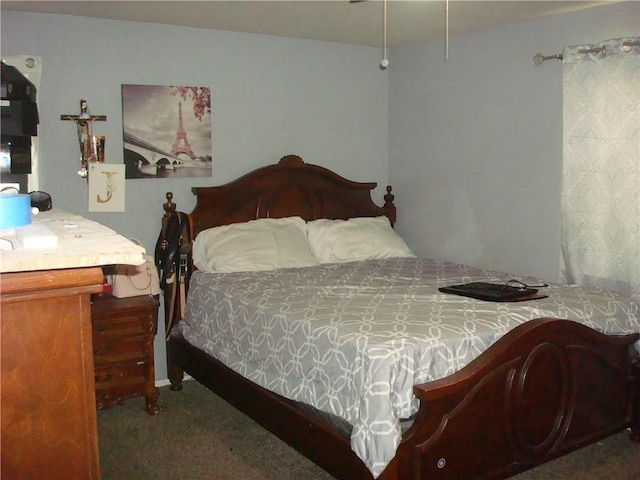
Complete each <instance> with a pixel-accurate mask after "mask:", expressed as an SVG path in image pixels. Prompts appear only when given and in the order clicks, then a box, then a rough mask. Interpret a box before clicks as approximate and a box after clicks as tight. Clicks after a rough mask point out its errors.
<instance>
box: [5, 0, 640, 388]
mask: <svg viewBox="0 0 640 480" xmlns="http://www.w3.org/2000/svg"><path fill="white" fill-rule="evenodd" d="M456 8H463V5H462V4H459V5H456V3H455V2H454V3H453V4H452V6H451V15H452V16H453V15H455V9H456ZM391 27H392V25H390V28H391ZM639 29H640V3H638V2H626V3H622V4H614V5H608V6H605V7H597V8H593V9H589V10H585V11H581V12H577V13H570V14H563V15H557V16H553V17H548V18H543V19H537V20H532V21H527V22H522V23H519V24H515V25H508V26H504V27H499V28H494V29H491V30H485V31H481V32H475V33H471V34H465V35H457V36H452V37H451V39H450V52H449V60H448V61H447V62H444V42H443V40H442V39H437V40H433V41H430V42H425V43H420V44H415V45H408V46H403V47H399V48H395V49H393V50H392V51H391V52H390V60H391V65H390V67H389V69H388V70H387V71H386V72H381V71H380V70H379V69H378V64H379V61H380V49H377V48H370V47H356V46H348V45H338V44H332V43H325V42H315V41H304V40H292V39H282V38H277V37H265V36H257V35H246V34H238V33H230V32H215V31H214V32H211V31H206V30H199V29H190V28H182V27H167V26H160V25H147V24H139V23H134V22H119V21H111V20H92V19H77V18H73V17H66V16H59V15H40V14H24V13H15V12H3V14H2V54H3V55H15V54H23V53H28V54H33V55H40V56H42V57H43V64H44V71H43V79H42V88H41V91H40V114H41V120H42V125H41V127H40V141H41V151H42V160H41V162H42V164H41V177H42V180H41V189H43V190H45V191H48V192H50V193H51V194H52V195H53V198H54V202H55V205H56V206H57V207H59V208H62V209H65V210H68V211H71V212H74V213H78V214H81V215H85V216H87V217H89V218H92V219H94V220H96V221H99V222H101V223H103V224H105V225H107V226H110V227H112V228H114V229H115V230H117V231H118V232H120V233H121V234H123V235H126V236H129V237H134V238H138V239H140V240H142V241H143V243H144V244H145V245H146V246H147V247H148V248H149V249H151V248H152V247H153V244H154V242H155V238H156V235H157V231H158V228H159V218H160V215H161V214H162V210H161V204H162V202H163V201H164V194H165V192H166V191H167V190H172V191H174V192H175V194H176V196H175V200H176V202H177V203H178V205H179V207H180V208H181V209H183V210H186V211H189V210H190V209H191V208H192V207H193V197H192V196H191V194H190V188H189V187H191V186H192V185H209V184H221V183H224V182H226V181H229V180H232V179H234V178H235V177H237V176H238V175H240V174H243V173H245V172H246V171H248V170H250V169H252V168H255V167H259V166H262V165H264V164H267V163H273V162H276V161H277V160H278V159H279V158H280V157H281V156H282V155H285V154H288V153H297V154H299V155H301V156H302V157H303V158H304V159H305V160H306V161H308V162H310V163H317V164H320V165H323V166H326V167H328V168H331V169H334V170H336V171H337V172H339V173H340V174H342V175H344V176H345V177H347V178H351V179H354V180H359V181H377V182H378V183H379V185H380V187H378V189H377V191H376V195H377V198H376V200H378V201H379V200H380V199H381V197H382V194H383V193H384V192H383V190H384V189H383V188H382V187H383V186H384V185H386V184H387V183H388V182H389V183H391V184H392V185H393V187H394V192H395V194H396V204H397V205H398V217H399V222H398V226H397V228H398V231H399V232H400V233H401V234H402V235H403V236H404V237H405V238H406V239H407V241H408V243H409V245H410V246H411V247H412V248H413V249H414V251H415V252H416V253H418V254H419V255H423V256H429V257H432V258H439V259H447V260H454V261H459V262H465V263H470V264H473V265H479V266H483V267H487V268H495V269H500V270H505V271H509V272H512V273H514V274H531V275H536V276H540V277H542V278H544V279H546V280H550V281H553V280H557V278H558V263H559V260H558V258H559V253H560V249H559V240H560V211H559V205H560V184H561V159H562V79H561V74H562V64H561V63H560V62H559V61H551V60H550V61H547V62H545V63H544V64H542V66H540V67H534V65H533V61H532V57H533V55H534V54H535V53H537V52H542V53H544V54H553V53H557V52H561V51H562V47H563V46H564V45H567V44H569V45H573V44H578V43H593V42H599V41H601V40H605V39H608V38H615V37H621V36H626V35H639V34H640V32H639ZM121 84H149V85H199V86H210V87H211V88H212V95H213V98H212V105H213V114H212V119H213V120H212V121H213V152H212V156H213V160H214V173H213V178H211V179H180V180H128V181H127V185H126V212H125V213H113V214H89V213H87V211H86V209H87V192H86V182H85V180H83V179H81V178H80V177H78V176H77V175H76V173H75V172H76V171H77V169H78V163H79V162H78V155H79V154H78V146H77V141H76V139H75V129H74V127H73V125H72V124H71V123H70V122H63V121H60V115H61V114H63V113H75V112H76V111H77V108H78V102H79V100H80V98H86V99H87V100H88V102H89V107H90V109H91V111H92V113H94V114H106V115H108V121H107V122H106V123H104V124H98V125H96V126H95V133H97V134H104V135H106V136H107V150H106V156H107V161H108V162H111V163H121V162H122V118H121V98H120V85H121ZM387 125H389V127H387ZM156 351H157V354H156V368H157V372H156V373H157V375H156V377H157V378H158V379H163V378H166V369H165V354H164V345H163V341H162V330H161V331H160V335H159V336H158V338H157V339H156Z"/></svg>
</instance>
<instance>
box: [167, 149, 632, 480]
mask: <svg viewBox="0 0 640 480" xmlns="http://www.w3.org/2000/svg"><path fill="white" fill-rule="evenodd" d="M375 186H376V184H375V183H358V182H352V181H349V180H346V179H344V178H343V177H341V176H339V175H337V174H336V173H334V172H332V171H330V170H327V169H325V168H322V167H319V166H314V165H309V164H305V163H304V162H303V161H302V159H301V158H300V157H297V156H295V155H289V156H286V157H283V158H282V160H281V161H280V163H278V164H276V165H270V166H267V167H263V168H260V169H257V170H255V171H253V172H251V173H249V174H247V175H245V176H243V177H241V178H239V179H238V180H236V181H234V182H231V183H228V184H226V185H222V186H217V187H207V188H202V187H200V188H193V189H192V191H193V193H194V194H195V195H196V196H197V203H196V206H195V208H194V210H193V211H192V212H191V213H190V214H189V215H188V218H189V220H190V223H191V227H192V238H184V241H185V242H191V241H192V240H193V237H195V235H197V233H198V232H199V231H201V230H203V229H205V228H209V227H213V226H218V225H226V224H230V223H235V222H243V221H248V220H252V219H255V218H261V217H273V218H276V217H286V216H293V215H299V216H301V217H303V218H304V219H306V220H313V219H317V218H331V219H338V218H339V219H346V218H351V217H357V216H377V215H387V216H388V217H389V218H390V220H391V222H392V223H395V213H396V212H395V206H394V204H393V195H392V194H391V188H390V187H387V194H386V195H385V205H384V206H383V207H378V206H376V205H375V204H374V203H373V201H372V200H371V190H372V189H373V188H375ZM167 199H168V201H167V203H165V204H164V210H165V216H164V219H163V229H162V231H161V234H160V238H159V244H160V245H162V244H163V243H162V242H163V241H164V232H165V229H164V227H165V226H166V221H167V219H168V218H169V216H170V215H171V214H172V212H174V211H175V210H176V205H175V204H174V203H173V202H172V194H171V193H167ZM171 288H174V287H173V286H172V285H169V286H168V287H167V288H166V289H165V300H166V299H167V298H170V296H171V295H172V293H173V292H172V291H171ZM165 303H166V301H165ZM165 310H166V313H167V314H168V313H169V312H168V310H169V309H168V308H167V306H166V305H165ZM179 310H180V308H178V309H176V310H175V312H174V314H177V313H176V312H178V311H179ZM178 316H179V315H178ZM175 320H176V321H179V318H177V319H175ZM638 338H639V335H638V334H633V335H626V336H606V335H603V334H600V333H598V332H596V331H595V330H592V329H590V328H587V327H585V326H582V325H580V324H578V323H575V322H571V321H568V320H562V319H549V318H547V319H536V320H532V321H529V322H527V323H525V324H523V325H521V326H519V327H517V328H515V329H514V330H512V331H511V332H509V333H508V334H506V335H505V336H504V337H503V338H502V339H500V340H499V341H498V342H497V343H495V344H494V345H493V346H491V347H490V348H489V349H487V350H486V351H485V352H484V353H483V354H482V355H480V357H478V358H477V359H476V360H474V361H473V362H472V363H470V364H469V365H467V366H466V367H465V368H463V369H462V370H460V371H458V372H457V373H455V374H453V375H451V376H449V377H446V378H443V379H441V380H438V381H435V382H430V383H426V384H421V385H416V386H415V387H414V393H415V395H416V396H417V397H418V398H419V399H420V401H421V407H420V410H419V412H418V414H417V416H416V419H415V422H414V424H413V426H412V427H411V429H410V430H409V431H408V432H407V433H406V434H405V435H404V436H403V440H402V442H401V444H400V446H399V448H398V451H397V454H396V457H395V458H394V459H393V461H392V462H391V464H389V466H388V467H387V469H386V470H385V471H384V472H383V473H382V475H381V476H380V477H379V478H380V479H381V480H427V479H431V480H433V479H438V480H443V479H451V480H454V479H455V480H460V479H498V478H506V477H509V476H512V475H514V474H516V473H519V472H522V471H524V470H528V469H530V468H533V467H535V466H537V465H540V464H542V463H545V462H547V461H549V460H551V459H553V458H556V457H559V456H561V455H564V454H566V453H568V452H571V451H573V450H576V449H577V448H580V447H582V446H584V445H587V444H589V443H593V442H595V441H597V440H599V439H602V438H604V437H606V436H609V435H611V434H613V433H615V432H618V431H621V430H623V429H625V428H630V429H631V438H632V439H633V440H635V441H640V360H639V358H638V354H637V352H636V351H635V348H634V346H633V344H634V342H635V341H637V340H638ZM167 341H168V343H167V357H168V368H169V379H170V381H171V384H172V387H171V388H172V389H173V390H179V389H181V388H182V387H181V381H182V378H183V372H186V373H188V374H189V375H191V377H193V378H194V379H196V380H197V381H198V382H200V383H202V384H203V385H205V386H207V387H208V388H209V389H211V390H212V391H213V392H215V393H216V394H218V395H219V396H220V397H222V398H224V399H225V400H227V401H228V402H229V403H231V404H232V405H234V406H235V407H236V408H238V409H239V410H241V411H242V412H244V413H245V414H246V415H248V416H249V417H251V418H252V419H254V420H255V421H256V422H258V423H259V424H260V425H262V426H263V427H265V428H267V429H268V430H270V431H271V432H272V433H274V434H275V435H277V436H278V437H279V438H281V439H282V440H284V441H285V442H287V443H288V444H289V445H291V446H293V447H294V448H296V449H297V450H298V451H299V452H301V453H302V454H303V455H305V456H307V457H308V458H310V459H311V460H312V461H314V462H315V463H316V464H318V465H319V466H321V467H323V468H324V469H325V470H327V471H328V472H329V473H331V474H332V475H334V476H335V477H336V478H338V479H341V480H365V479H366V480H370V479H372V476H371V473H370V472H369V470H368V469H367V468H366V467H365V466H364V464H363V463H362V462H361V461H360V459H358V458H357V457H356V455H355V454H354V453H353V452H352V450H351V447H350V442H349V438H348V437H347V436H345V435H344V434H343V433H341V432H339V431H338V430H336V429H334V428H333V427H331V426H330V425H328V424H327V423H325V422H324V421H323V420H321V419H320V418H318V417H317V416H315V415H313V414H310V413H308V412H306V411H303V410H302V409H300V408H298V407H297V406H296V405H295V403H293V402H291V401H289V400H287V399H285V398H283V397H281V396H279V395H276V394H274V393H272V392H270V391H268V390H265V389H263V388H261V387H259V386H257V385H256V384H254V383H252V382H250V381H248V380H246V379H245V378H243V377H241V376H240V375H238V374H237V373H235V372H233V371H232V370H230V369H229V368H227V367H225V366H224V365H223V364H222V363H220V362H219V361H217V360H216V359H214V358H212V357H211V356H209V355H207V354H206V353H204V352H202V351H200V350H198V349H196V348H195V347H192V346H191V345H189V344H188V343H187V342H186V341H184V340H183V339H182V338H181V336H180V334H179V333H178V332H177V329H175V328H174V329H173V330H172V332H171V334H170V335H169V337H168V340H167Z"/></svg>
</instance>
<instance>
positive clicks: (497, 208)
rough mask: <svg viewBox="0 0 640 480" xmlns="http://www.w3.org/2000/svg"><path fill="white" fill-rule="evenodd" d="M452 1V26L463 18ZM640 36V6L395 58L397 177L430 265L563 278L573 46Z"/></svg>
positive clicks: (554, 20)
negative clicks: (566, 55) (541, 57)
mask: <svg viewBox="0 0 640 480" xmlns="http://www.w3.org/2000/svg"><path fill="white" fill-rule="evenodd" d="M461 8H464V5H462V4H456V2H453V3H452V5H451V7H450V15H451V18H454V16H455V11H456V9H461ZM637 35H640V2H624V3H620V4H612V5H607V6H604V7H596V8H590V9H587V10H583V11H579V12H575V13H568V14H562V15H555V16H552V17H546V18H541V19H537V20H531V21H526V22H521V23H518V24H513V25H508V26H503V27H499V28H493V29H490V30H485V31H480V32H475V33H471V34H466V35H457V36H453V37H451V38H450V45H449V59H448V61H446V62H445V61H444V41H443V40H442V39H439V40H434V41H430V42H426V43H421V44H415V45H408V46H403V47H400V48H396V49H394V50H393V51H392V52H391V53H392V55H391V56H390V60H391V66H390V68H389V72H390V93H389V106H390V107H389V125H390V127H389V177H390V182H391V184H392V185H393V187H394V190H395V191H396V192H397V200H398V203H399V208H398V227H397V228H398V230H399V231H400V232H401V233H402V234H403V236H404V237H405V238H406V240H407V241H408V243H409V244H410V245H411V247H412V248H413V249H414V250H415V251H416V253H417V254H419V255H421V256H427V257H431V258H438V259H443V260H454V261H457V262H462V263H468V264H472V265H478V266H481V267H485V268H491V269H498V270H502V271H507V272H511V273H514V274H526V275H535V276H539V277H542V278H544V279H545V280H547V281H557V280H558V278H559V257H560V187H561V181H562V163H561V162H562V63H561V62H560V61H558V60H548V61H546V62H544V63H543V64H542V65H541V66H539V67H535V66H534V64H533V60H532V57H533V55H534V54H536V53H537V52H542V53H543V54H545V55H551V54H555V53H561V52H562V49H563V47H564V46H565V45H576V44H583V43H597V42H600V41H603V40H607V39H610V38H618V37H623V36H637Z"/></svg>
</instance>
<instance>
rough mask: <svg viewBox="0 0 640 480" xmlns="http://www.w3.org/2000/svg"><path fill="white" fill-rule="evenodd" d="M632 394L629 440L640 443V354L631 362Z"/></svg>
mask: <svg viewBox="0 0 640 480" xmlns="http://www.w3.org/2000/svg"><path fill="white" fill-rule="evenodd" d="M632 368H633V372H632V375H633V376H634V382H633V383H634V395H633V400H632V405H631V440H633V441H634V442H639V443H640V355H636V357H635V361H634V362H633V367H632Z"/></svg>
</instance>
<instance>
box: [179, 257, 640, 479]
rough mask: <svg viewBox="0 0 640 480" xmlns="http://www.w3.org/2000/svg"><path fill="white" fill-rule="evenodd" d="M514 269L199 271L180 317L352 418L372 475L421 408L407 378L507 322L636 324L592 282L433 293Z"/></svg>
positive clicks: (189, 334)
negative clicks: (489, 298)
mask: <svg viewBox="0 0 640 480" xmlns="http://www.w3.org/2000/svg"><path fill="white" fill-rule="evenodd" d="M511 278H513V277H512V276H509V275H508V274H504V273H498V272H492V271H486V270H481V269H478V268H472V267H468V266H464V265H459V264H454V263H449V262H441V261H433V260H428V259H421V258H396V259H388V260H370V261H365V262H352V263H344V264H326V265H321V266H317V267H309V268H298V269H282V270H275V271H271V272H257V273H251V272H242V273H226V274H211V273H202V272H195V273H194V274H193V276H192V277H191V283H190V290H189V297H188V301H187V308H186V315H185V319H184V321H183V322H181V323H180V324H179V325H180V328H181V331H182V333H183V335H184V337H185V339H186V340H187V341H188V342H189V343H191V344H192V345H194V346H196V347H198V348H200V349H201V350H203V351H205V352H207V353H209V354H210V355H212V356H214V357H216V358H217V359H219V360H220V361H221V362H223V363H224V364H226V365H227V366H229V367H230V368H231V369H233V370H235V371H236V372H238V373H240V374H242V375H243V376H245V377H246V378H248V379H250V380H252V381H253V382H255V383H257V384H259V385H261V386H263V387H265V388H268V389H270V390H271V391H273V392H276V393H278V394H280V395H283V396H285V397H287V398H290V399H292V400H296V401H299V402H304V403H307V404H309V405H312V406H314V407H316V408H318V409H320V410H322V411H325V412H328V413H331V414H334V415H338V416H339V417H342V418H343V419H345V420H346V421H348V422H349V423H350V424H351V425H353V429H352V433H351V446H352V449H353V450H354V451H355V453H356V454H357V455H358V456H359V457H360V458H361V459H362V460H363V462H364V463H365V464H366V465H367V467H368V468H369V469H370V471H371V473H372V474H373V476H374V477H377V476H379V475H380V473H381V472H382V471H383V470H384V468H385V466H386V465H387V464H388V463H389V461H390V460H391V459H392V458H393V456H394V455H395V451H396V449H397V446H398V444H399V443H400V440H401V430H400V420H401V419H406V418H410V417H411V416H412V415H414V414H415V413H416V411H417V409H418V401H417V399H416V398H415V397H414V396H413V392H412V387H413V385H414V384H418V383H423V382H428V381H432V380H436V379H439V378H442V377H445V376H447V375H450V374H452V373H454V372H456V371H457V370H459V369H460V368H462V367H464V366H465V365H466V364H468V363H469V362H470V361H471V360H473V359H474V358H476V357H477V356H478V355H480V354H481V353H482V352H483V351H484V350H486V349H487V347H489V346H490V345H491V344H493V343H494V342H495V341H496V340H498V339H499V338H500V337H501V336H502V335H504V334H505V333H506V332H508V331H509V330H511V329H513V328H514V327H515V326H517V325H519V324H521V323H523V322H526V321H527V320H530V319H534V318H538V317H556V318H568V319H572V320H576V321H578V322H580V323H583V324H585V325H587V326H589V327H592V328H594V329H596V330H598V331H601V332H604V333H608V334H612V333H633V332H640V305H639V304H638V303H636V302H634V301H633V300H631V299H629V298H625V297H623V296H620V295H617V294H614V293H611V292H605V291H602V290H598V289H594V288H588V287H578V286H567V285H551V286H549V287H546V288H543V289H541V293H542V292H544V293H545V294H548V295H549V297H548V298H544V299H539V300H533V301H527V302H519V303H494V302H485V301H481V300H475V299H471V298H466V297H460V296H455V295H448V294H444V293H440V292H439V291H438V287H442V286H445V285H452V284H458V283H466V282H471V281H488V282H494V283H504V282H506V281H507V280H509V279H511ZM519 279H520V280H522V281H525V282H527V283H532V282H533V283H535V282H536V280H535V279H524V278H519ZM636 346H637V347H639V350H640V345H636Z"/></svg>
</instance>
